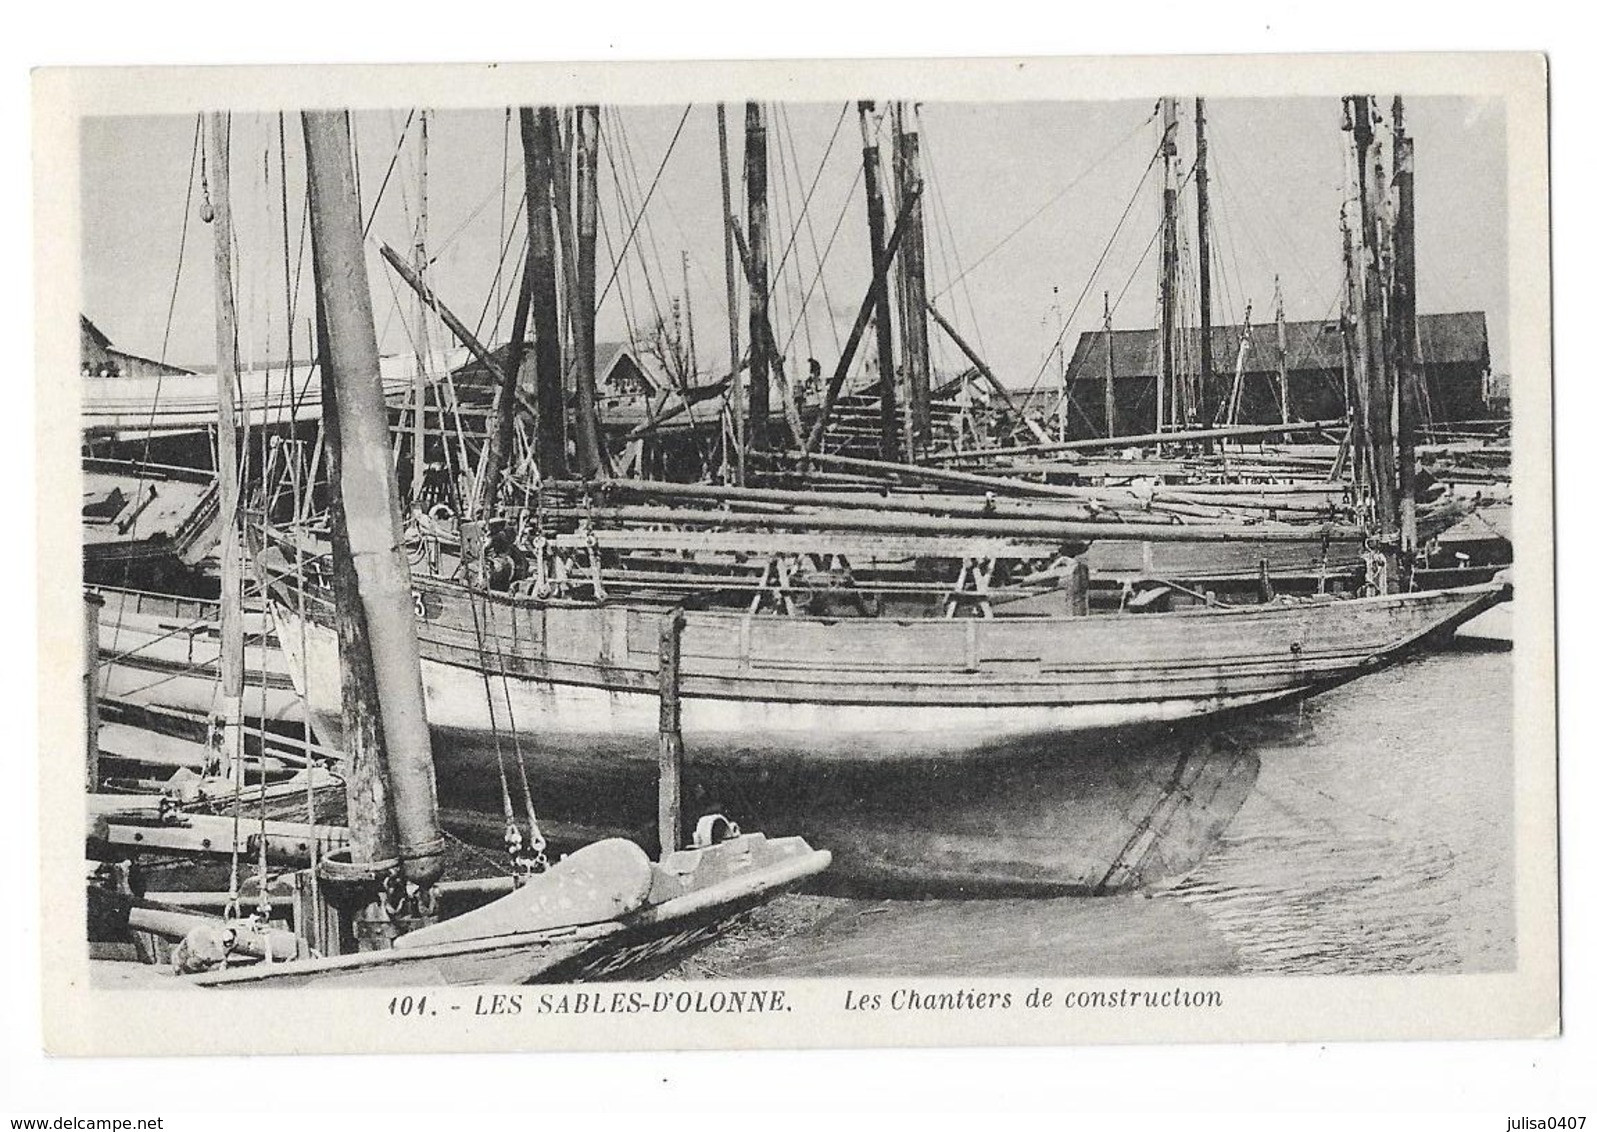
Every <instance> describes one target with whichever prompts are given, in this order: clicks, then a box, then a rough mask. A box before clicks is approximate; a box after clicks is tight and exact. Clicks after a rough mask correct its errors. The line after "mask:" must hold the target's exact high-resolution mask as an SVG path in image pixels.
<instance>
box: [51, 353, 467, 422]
mask: <svg viewBox="0 0 1597 1132" xmlns="http://www.w3.org/2000/svg"><path fill="white" fill-rule="evenodd" d="M466 358H467V354H466V352H465V351H464V350H459V349H457V350H453V351H449V352H448V353H447V355H446V356H445V358H444V360H443V367H444V368H453V367H455V366H458V365H460V364H461V363H463V362H464V361H465V360H466ZM381 366H382V382H383V395H384V397H386V398H391V399H399V398H402V397H403V396H404V395H405V394H407V393H408V392H410V391H411V390H412V389H414V387H415V385H416V377H417V371H418V362H417V360H416V357H415V355H395V356H391V357H385V358H382V359H381ZM421 376H422V380H423V381H424V382H427V383H431V382H435V381H439V380H441V379H442V372H441V371H438V370H437V367H435V369H434V371H427V372H423V373H422V375H421ZM82 389H83V411H82V427H83V433H84V436H85V437H86V438H88V439H104V440H138V441H143V440H145V439H147V438H149V437H156V436H171V435H176V434H183V433H195V432H205V431H207V430H208V429H213V428H215V427H216V413H217V396H216V376H215V375H214V374H210V373H180V374H173V373H166V374H159V375H147V376H136V377H135V376H116V377H93V378H86V379H85V380H84V381H83V384H82ZM233 412H234V415H235V419H236V420H237V422H238V427H240V428H271V427H284V426H289V425H294V424H300V423H305V422H309V421H319V420H321V416H322V379H321V371H320V370H319V369H318V368H316V367H315V366H312V365H308V364H302V365H296V366H295V367H294V368H293V369H289V368H288V367H287V366H283V367H281V368H277V369H258V370H246V371H244V372H241V373H239V374H238V375H237V392H236V394H235V401H234V405H233Z"/></svg>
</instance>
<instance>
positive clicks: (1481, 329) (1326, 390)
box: [1065, 311, 1502, 438]
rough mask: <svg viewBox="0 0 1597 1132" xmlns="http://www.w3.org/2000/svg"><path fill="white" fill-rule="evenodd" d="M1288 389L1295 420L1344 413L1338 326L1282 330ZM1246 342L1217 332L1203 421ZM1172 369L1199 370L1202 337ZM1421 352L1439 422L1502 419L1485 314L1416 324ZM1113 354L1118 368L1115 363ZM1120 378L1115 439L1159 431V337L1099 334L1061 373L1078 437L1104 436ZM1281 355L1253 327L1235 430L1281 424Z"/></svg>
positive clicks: (1273, 335)
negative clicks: (1156, 398)
mask: <svg viewBox="0 0 1597 1132" xmlns="http://www.w3.org/2000/svg"><path fill="white" fill-rule="evenodd" d="M1285 338H1286V361H1287V365H1286V369H1287V386H1288V390H1289V397H1290V402H1289V405H1290V411H1291V416H1292V418H1293V419H1294V420H1329V419H1331V418H1334V417H1340V416H1342V415H1343V414H1344V413H1345V411H1346V401H1345V398H1344V391H1343V349H1342V328H1341V324H1340V323H1339V322H1337V321H1336V320H1334V319H1332V320H1327V321H1323V322H1288V323H1286V324H1285ZM1241 341H1242V328H1241V327H1239V326H1216V327H1214V328H1213V334H1212V338H1211V343H1212V349H1213V353H1214V382H1213V386H1212V388H1211V389H1209V390H1208V392H1207V395H1206V396H1205V398H1204V412H1203V417H1204V423H1205V424H1208V423H1212V422H1213V421H1214V420H1215V417H1216V415H1217V414H1223V410H1224V407H1225V405H1226V403H1227V401H1228V400H1229V398H1230V395H1231V385H1232V381H1233V379H1234V377H1235V375H1236V372H1237V353H1238V348H1239V345H1240V343H1241ZM1175 354H1176V371H1177V372H1178V373H1188V372H1190V373H1196V372H1197V369H1198V356H1199V350H1198V332H1197V330H1195V329H1194V330H1187V331H1185V332H1183V333H1182V334H1180V335H1178V336H1177V342H1176V350H1175ZM1419 355H1420V364H1421V371H1422V375H1423V378H1424V388H1425V395H1426V397H1427V398H1428V400H1429V403H1430V416H1431V420H1432V421H1433V422H1434V423H1438V424H1440V423H1444V422H1456V421H1467V420H1479V419H1481V418H1483V417H1488V416H1495V415H1500V413H1501V411H1502V410H1501V408H1499V407H1498V406H1499V405H1500V402H1499V401H1498V400H1497V398H1496V397H1489V394H1491V393H1492V391H1493V389H1494V387H1493V386H1492V384H1491V374H1492V361H1491V349H1490V346H1489V343H1488V341H1487V336H1486V315H1485V313H1484V312H1483V311H1459V312H1455V313H1449V314H1426V315H1421V316H1420V317H1419ZM1111 357H1112V363H1111ZM1111 364H1112V367H1113V375H1114V404H1115V430H1114V431H1115V434H1116V435H1127V436H1129V435H1133V434H1137V433H1148V432H1153V431H1154V391H1155V388H1156V385H1157V381H1158V374H1159V332H1158V331H1157V330H1115V331H1112V332H1105V331H1102V330H1093V331H1087V332H1085V333H1083V334H1082V335H1081V336H1080V337H1079V338H1077V339H1076V349H1075V353H1074V354H1073V355H1072V357H1071V359H1070V364H1069V366H1068V368H1067V369H1066V371H1065V380H1066V383H1067V386H1068V388H1069V389H1070V421H1069V430H1068V434H1069V435H1070V436H1071V437H1072V438H1089V437H1091V438H1096V437H1101V436H1106V435H1108V430H1107V428H1106V427H1105V419H1106V418H1105V409H1106V406H1107V396H1106V394H1107V386H1108V382H1109V374H1110V372H1111ZM1280 368H1281V350H1280V347H1279V345H1278V335H1277V330H1276V324H1275V323H1273V322H1266V323H1262V324H1259V325H1256V326H1253V327H1252V328H1251V339H1250V341H1249V344H1248V350H1247V354H1246V355H1245V357H1244V359H1243V366H1242V395H1241V400H1240V403H1239V405H1238V409H1237V423H1238V424H1273V423H1275V422H1277V421H1279V420H1280V419H1281V394H1280V381H1279V373H1280Z"/></svg>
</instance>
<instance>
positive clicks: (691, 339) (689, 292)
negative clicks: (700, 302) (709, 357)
mask: <svg viewBox="0 0 1597 1132" xmlns="http://www.w3.org/2000/svg"><path fill="white" fill-rule="evenodd" d="M682 313H683V314H684V315H685V316H686V318H687V323H688V326H687V336H688V343H687V346H688V351H687V362H688V374H687V377H688V384H689V385H694V384H697V382H698V379H699V344H698V339H697V338H696V337H695V336H694V333H693V272H692V261H691V260H689V258H688V252H687V249H686V248H684V249H683V250H682Z"/></svg>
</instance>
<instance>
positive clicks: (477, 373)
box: [454, 338, 671, 393]
mask: <svg viewBox="0 0 1597 1132" xmlns="http://www.w3.org/2000/svg"><path fill="white" fill-rule="evenodd" d="M488 356H489V357H490V358H492V359H493V360H494V362H495V363H496V364H497V365H499V366H500V367H501V368H502V367H504V365H505V364H506V363H507V362H508V361H509V358H510V343H509V342H505V343H502V344H501V345H498V346H495V347H494V348H493V349H492V350H490V351H489V352H488ZM567 360H568V362H569V361H570V359H567ZM624 363H630V365H631V366H632V367H633V368H635V369H636V370H637V372H638V373H640V374H642V375H643V379H644V381H646V382H647V383H648V384H649V385H650V386H651V387H652V389H653V390H654V392H656V393H663V392H665V391H666V390H668V389H669V388H671V386H670V383H669V382H668V381H667V380H666V379H665V377H664V376H663V375H662V374H660V373H659V372H657V371H656V370H655V368H654V365H653V363H652V361H650V360H648V359H646V358H644V357H642V356H640V355H639V354H638V353H637V352H636V351H634V350H633V348H632V344H631V343H630V342H595V343H594V346H593V371H594V374H595V377H596V379H597V381H598V384H599V386H600V387H601V389H602V388H603V386H604V384H605V378H606V377H607V376H608V375H609V374H610V372H611V371H612V370H614V369H615V368H616V366H618V365H622V364H624ZM532 366H533V340H532V339H531V338H529V339H528V340H527V344H526V347H525V349H524V352H523V353H522V357H521V375H522V376H521V380H522V384H523V385H526V384H527V383H528V382H529V381H530V380H531V374H532ZM454 377H455V379H456V381H464V382H466V383H481V384H484V385H486V384H488V374H487V373H486V372H485V371H484V369H483V367H482V364H481V363H480V362H478V361H477V359H476V358H472V359H470V360H469V361H467V362H466V364H464V365H462V366H461V367H460V368H459V369H457V370H455V371H454Z"/></svg>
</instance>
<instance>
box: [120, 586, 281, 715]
mask: <svg viewBox="0 0 1597 1132" xmlns="http://www.w3.org/2000/svg"><path fill="white" fill-rule="evenodd" d="M96 592H97V593H98V594H99V595H100V597H101V598H102V599H103V601H104V602H105V604H104V606H103V607H102V608H101V610H100V614H99V657H100V670H99V671H100V679H99V693H100V695H101V697H102V698H103V699H106V700H113V701H118V702H120V703H124V704H128V705H132V706H134V707H140V708H156V709H162V710H165V711H177V712H183V713H190V714H194V713H205V714H209V713H210V712H211V711H213V710H214V708H215V706H216V697H217V694H218V691H217V690H218V688H219V687H220V686H221V665H220V655H221V631H220V628H219V622H220V618H221V612H220V602H218V601H213V600H208V599H204V598H185V597H177V596H173V595H169V594H158V593H149V592H146V591H142V590H132V589H122V588H117V587H111V586H101V587H96ZM244 687H245V688H246V689H248V693H247V695H246V696H245V702H244V710H245V714H246V716H248V717H250V718H251V719H253V720H255V721H256V722H261V721H270V722H274V723H299V722H302V721H303V719H304V712H303V709H302V707H301V701H300V698H299V693H298V692H296V691H295V690H294V683H293V681H292V680H291V679H290V677H289V674H288V668H287V666H286V665H285V663H284V660H283V654H282V650H281V649H279V648H278V646H277V639H276V634H275V632H274V630H273V628H272V626H271V624H270V622H269V620H268V619H267V617H266V615H265V614H264V613H263V612H260V611H256V612H254V613H246V614H245V625H244Z"/></svg>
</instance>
